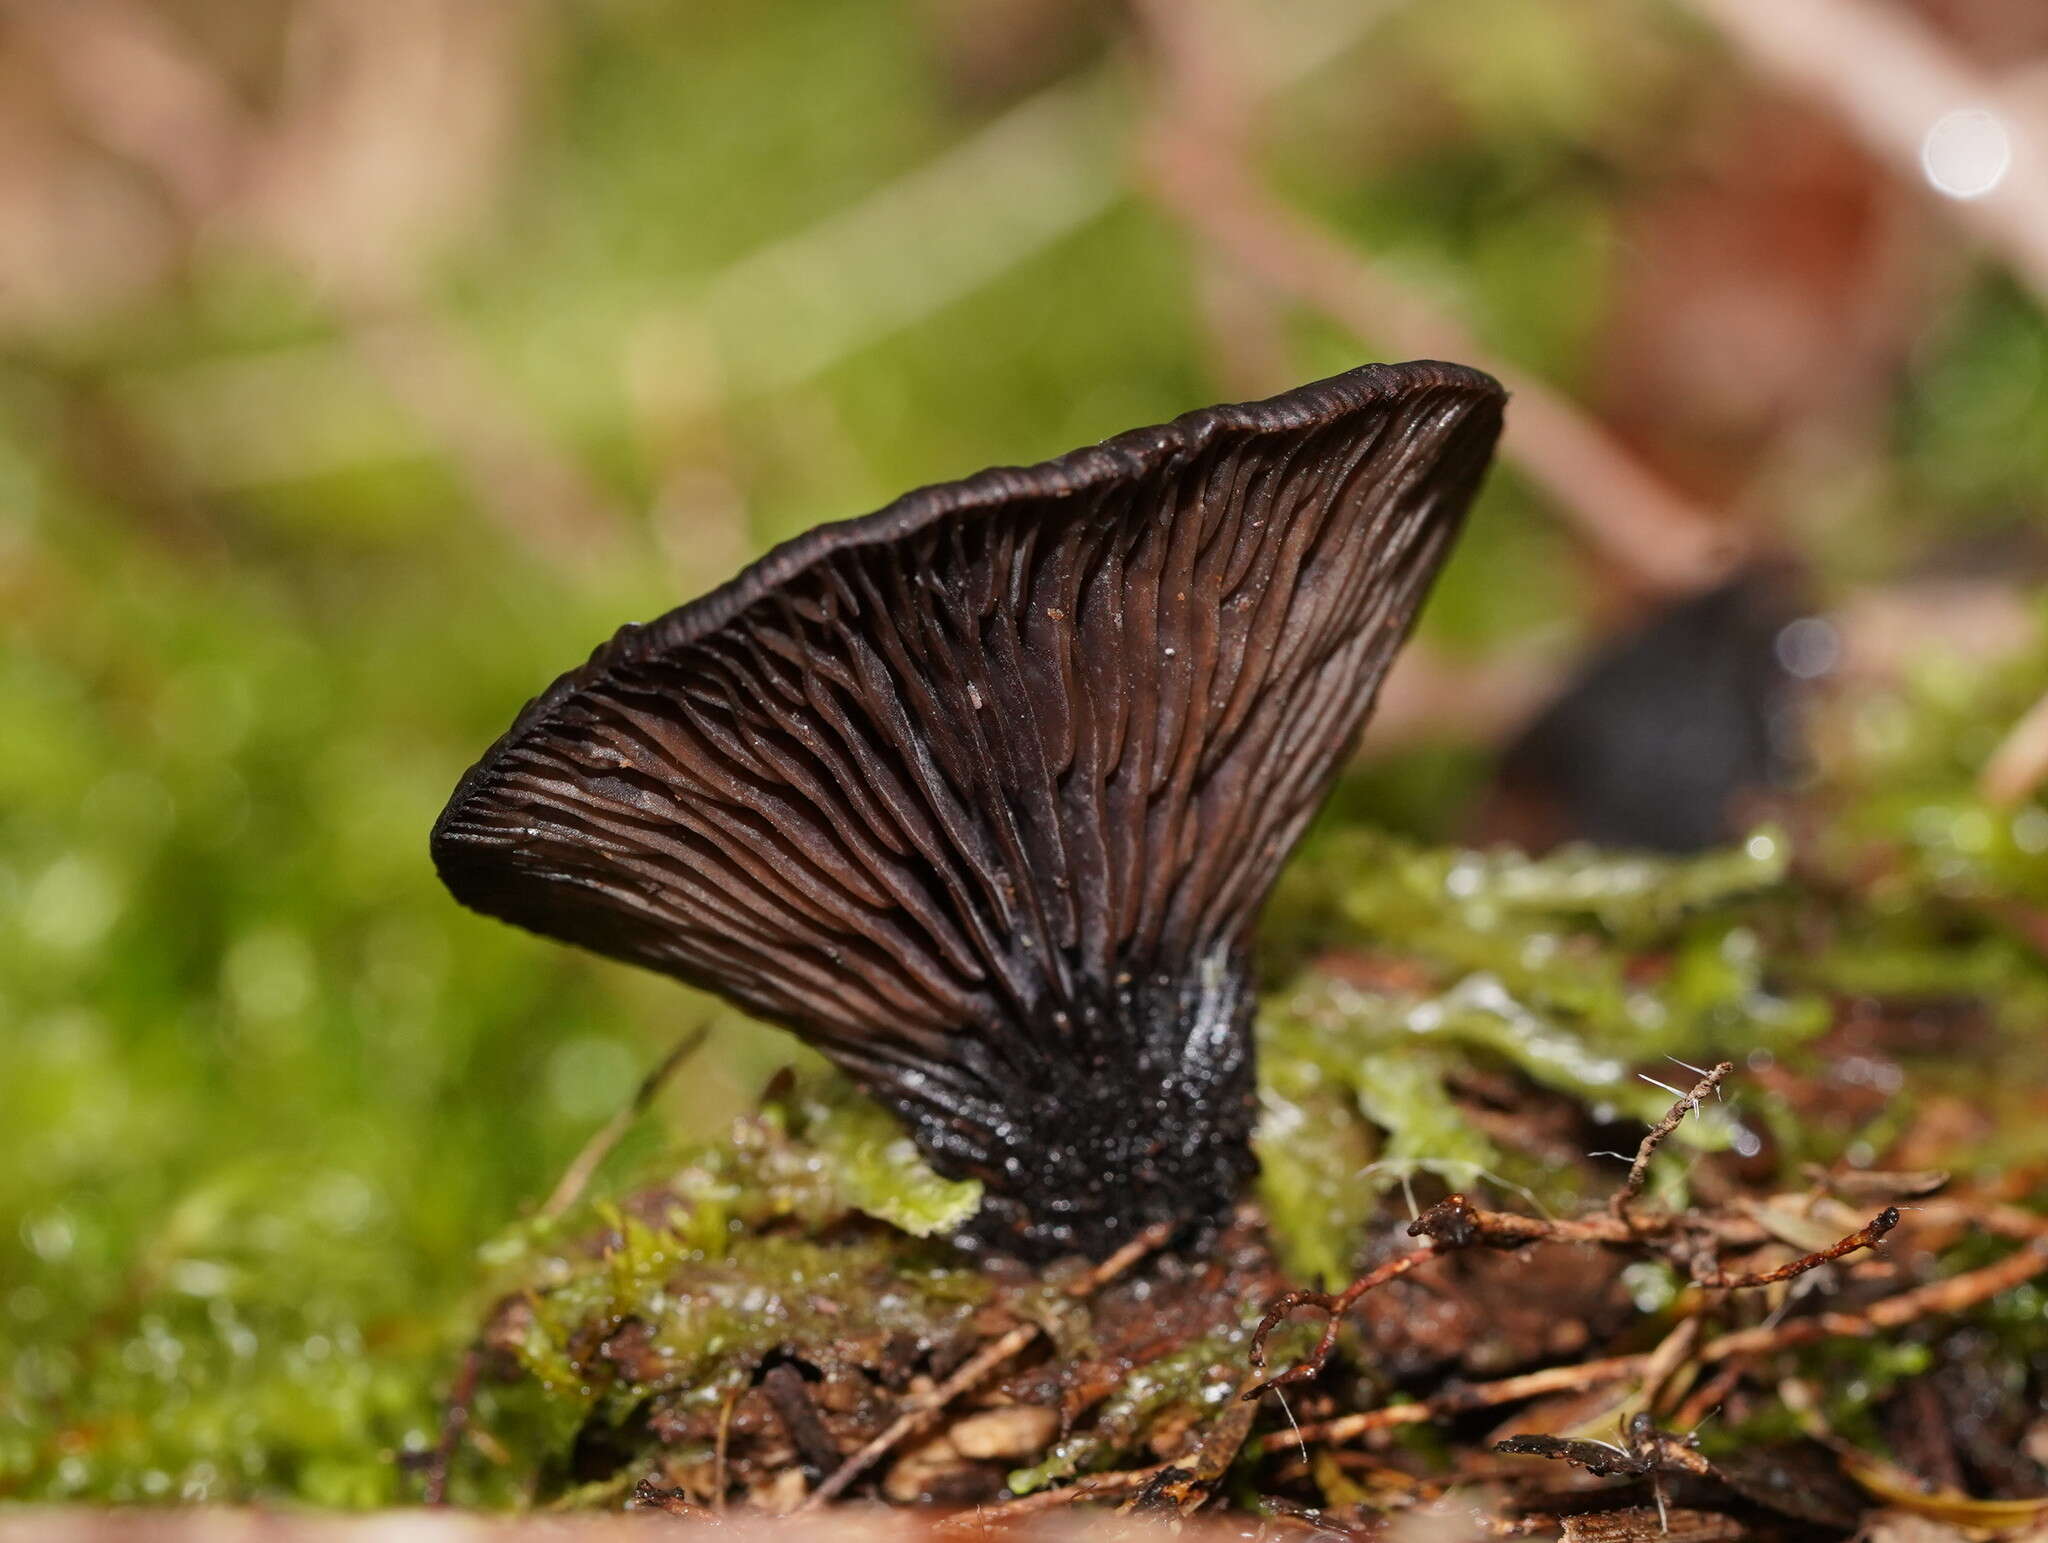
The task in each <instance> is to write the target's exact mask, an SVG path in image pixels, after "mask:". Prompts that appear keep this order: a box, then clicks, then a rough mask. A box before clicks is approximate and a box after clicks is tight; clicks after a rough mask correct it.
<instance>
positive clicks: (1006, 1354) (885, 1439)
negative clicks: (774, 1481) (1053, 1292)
mask: <svg viewBox="0 0 2048 1543" xmlns="http://www.w3.org/2000/svg"><path fill="white" fill-rule="evenodd" d="M1038 1334H1039V1328H1038V1325H1037V1324H1035V1323H1020V1324H1018V1325H1017V1326H1016V1327H1015V1328H1014V1329H1012V1330H1010V1331H1009V1332H1008V1333H1007V1334H1005V1335H1003V1336H1002V1337H1001V1338H1000V1339H996V1340H992V1341H990V1342H989V1343H988V1344H986V1345H984V1346H982V1347H981V1349H980V1350H978V1351H976V1352H975V1353H974V1355H973V1356H971V1357H970V1358H969V1359H968V1360H967V1361H965V1362H964V1363H963V1364H962V1365H961V1367H960V1369H959V1370H958V1371H956V1372H954V1373H953V1375H952V1376H950V1377H948V1378H947V1379H946V1380H945V1381H944V1382H942V1383H940V1384H939V1386H938V1387H936V1388H934V1389H933V1390H932V1391H931V1392H930V1393H929V1394H927V1395H926V1396H925V1397H924V1398H923V1399H921V1400H919V1401H918V1402H917V1403H916V1404H914V1405H913V1406H912V1407H910V1408H908V1409H906V1410H904V1411H903V1413H902V1414H900V1415H898V1416H897V1417H896V1418H895V1419H894V1420H893V1421H891V1422H890V1424H889V1426H888V1428H887V1429H886V1430H884V1431H883V1432H882V1433H881V1434H880V1435H878V1436H876V1437H875V1438H874V1439H873V1440H871V1441H869V1442H868V1443H867V1445H865V1446H863V1447H861V1448H860V1449H859V1450H858V1451H856V1452H854V1453H853V1454H852V1455H851V1456H849V1457H848V1458H847V1459H846V1461H845V1462H843V1463H841V1464H840V1465H839V1466H838V1468H836V1469H835V1470H833V1472H832V1473H831V1475H830V1476H829V1477H827V1478H826V1480H825V1481H824V1482H823V1483H822V1484H820V1485H819V1486H818V1487H817V1488H816V1489H814V1490H812V1491H811V1494H810V1498H808V1499H807V1500H805V1501H804V1503H803V1504H802V1505H800V1506H798V1507H797V1510H798V1511H815V1510H817V1509H819V1508H820V1507H821V1506H823V1505H824V1504H825V1503H826V1502H827V1501H828V1500H831V1499H832V1498H833V1497H834V1496H835V1495H837V1494H839V1492H840V1491H842V1490H843V1489H845V1488H846V1486H847V1485H849V1484H851V1483H852V1482H853V1481H854V1480H855V1479H857V1478H859V1477H860V1476H861V1475H862V1474H863V1473H866V1472H867V1471H868V1469H869V1468H871V1467H873V1466H874V1465H875V1464H876V1463H877V1462H878V1461H880V1460H881V1459H882V1458H883V1457H886V1456H887V1455H888V1454H889V1453H890V1452H892V1451H893V1450H895V1448H897V1447H898V1446H900V1445H902V1443H903V1442H904V1441H906V1440H907V1439H909V1437H910V1436H912V1435H913V1434H915V1433H916V1431H917V1430H918V1429H919V1428H920V1427H921V1426H923V1424H924V1423H925V1421H927V1420H929V1419H930V1418H931V1417H932V1416H933V1415H935V1414H937V1413H938V1412H939V1411H940V1410H942V1409H944V1408H945V1407H946V1405H948V1404H950V1403H952V1402H953V1400H954V1399H956V1398H958V1397H959V1396H960V1395H961V1394H962V1393H965V1392H967V1391H968V1390H969V1389H970V1388H972V1387H973V1386H974V1385H975V1384H976V1383H978V1382H980V1381H981V1379H982V1378H984V1377H986V1376H987V1375H988V1374H989V1373H990V1372H992V1371H994V1370H995V1369H996V1368H997V1367H998V1366H1000V1365H1002V1363H1003V1362H1005V1361H1007V1360H1009V1359H1010V1357H1011V1356H1013V1355H1015V1354H1016V1353H1017V1352H1018V1351H1020V1350H1022V1349H1023V1348H1024V1347H1025V1346H1026V1345H1028V1344H1030V1343H1031V1342H1032V1341H1033V1340H1034V1339H1036V1338H1038Z"/></svg>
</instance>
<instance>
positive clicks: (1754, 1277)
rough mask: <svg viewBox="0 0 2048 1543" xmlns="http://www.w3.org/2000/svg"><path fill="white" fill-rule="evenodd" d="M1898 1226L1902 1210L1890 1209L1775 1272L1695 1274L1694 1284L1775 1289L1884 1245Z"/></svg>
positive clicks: (1730, 1288) (1715, 1288) (1719, 1288)
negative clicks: (1783, 1282)
mask: <svg viewBox="0 0 2048 1543" xmlns="http://www.w3.org/2000/svg"><path fill="white" fill-rule="evenodd" d="M1898 1224H1899V1208H1898V1207H1897V1206H1887V1207H1886V1208H1885V1209H1884V1210H1882V1211H1880V1212H1878V1213H1877V1215H1875V1216H1873V1217H1872V1218H1871V1219H1870V1220H1869V1221H1868V1222H1866V1223H1864V1225H1863V1226H1861V1227H1859V1228H1858V1229H1857V1230H1856V1231H1854V1232H1852V1233H1850V1234H1849V1235H1848V1236H1847V1237H1846V1238H1841V1239H1838V1240H1837V1241H1835V1242H1833V1243H1830V1244H1829V1245H1828V1246H1827V1247H1826V1248H1823V1249H1817V1250H1816V1251H1814V1252H1813V1253H1810V1254H1804V1255H1802V1256H1800V1257H1799V1258H1797V1259H1794V1260H1793V1261H1792V1262H1791V1263H1790V1264H1781V1265H1779V1266H1778V1267H1777V1268H1776V1269H1775V1270H1759V1271H1757V1272H1756V1273H1754V1274H1750V1275H1730V1274H1728V1273H1727V1272H1726V1271H1725V1270H1718V1269H1717V1270H1715V1271H1713V1272H1711V1273H1709V1274H1705V1275H1699V1274H1695V1275H1694V1277H1693V1284H1694V1285H1696V1286H1703V1287H1706V1288H1707V1289H1708V1290H1710V1291H1747V1290H1749V1289H1750V1288H1752V1287H1755V1286H1775V1285H1776V1284H1777V1283H1778V1282H1780V1281H1787V1280H1791V1279H1792V1278H1793V1277H1795V1276H1799V1275H1804V1274H1805V1273H1806V1272H1807V1271H1808V1270H1817V1269H1819V1268H1820V1267H1821V1266H1822V1265H1824V1264H1829V1263H1831V1262H1833V1261H1834V1260H1837V1259H1840V1258H1842V1257H1843V1256H1844V1255H1846V1254H1853V1253H1855V1252H1856V1251H1857V1250H1858V1249H1862V1248H1875V1247H1877V1245H1878V1244H1879V1243H1881V1242H1883V1241H1884V1237H1885V1234H1886V1233H1888V1232H1890V1231H1891V1230H1892V1228H1894V1227H1896V1226H1898Z"/></svg>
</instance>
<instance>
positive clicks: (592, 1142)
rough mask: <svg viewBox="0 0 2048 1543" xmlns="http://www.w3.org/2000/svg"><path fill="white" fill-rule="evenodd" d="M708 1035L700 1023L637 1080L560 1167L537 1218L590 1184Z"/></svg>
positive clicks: (554, 1212)
mask: <svg viewBox="0 0 2048 1543" xmlns="http://www.w3.org/2000/svg"><path fill="white" fill-rule="evenodd" d="M710 1036H711V1025H710V1024H708V1023H705V1024H699V1025H698V1026H697V1027H696V1028H694V1029H692V1030H690V1032H689V1033H687V1034H685V1035H684V1036H683V1037H682V1038H681V1039H679V1040H677V1041H676V1042H675V1044H674V1046H672V1047H671V1048H670V1050H669V1053H668V1054H667V1055H665V1056H663V1057H662V1058H661V1061H660V1064H658V1065H657V1066H656V1067H655V1068H654V1070H652V1071H650V1072H649V1073H648V1074H647V1075H646V1076H645V1077H642V1078H641V1079H640V1086H639V1087H637V1088H635V1089H634V1090H633V1096H632V1097H631V1098H630V1099H628V1100H627V1101H626V1106H625V1107H624V1108H623V1109H621V1110H619V1112H618V1113H617V1114H615V1115H613V1116H612V1117H611V1118H610V1119H609V1120H606V1121H605V1122H604V1124H603V1125H602V1126H600V1127H599V1128H598V1130H597V1133H596V1134H595V1135H593V1136H592V1137H591V1138H590V1139H589V1140H588V1141H586V1142H584V1143H583V1147H582V1149H581V1150H580V1151H578V1152H577V1154H576V1156H575V1157H574V1158H573V1159H571V1161H570V1163H569V1166H568V1167H567V1168H564V1169H563V1170H562V1176H561V1178H559V1179H557V1180H556V1181H555V1187H554V1188H553V1189H552V1190H550V1191H549V1192H548V1198H547V1199H546V1200H545V1201H543V1202H542V1203H541V1208H540V1210H539V1212H538V1213H537V1215H538V1216H539V1218H540V1220H542V1221H544V1222H551V1221H553V1220H555V1218H557V1217H558V1216H560V1215H561V1214H562V1213H563V1212H564V1211H566V1210H568V1209H569V1207H570V1206H572V1205H574V1204H575V1203H576V1201H577V1198H578V1197H579V1196H580V1195H582V1193H583V1191H584V1188H585V1187H586V1186H587V1185H588V1184H589V1183H590V1180H591V1176H592V1175H593V1174H595V1173H596V1172H597V1170H598V1169H599V1168H601V1167H602V1166H603V1165H604V1160H605V1159H606V1158H607V1157H609V1156H611V1153H612V1148H614V1147H616V1146H617V1145H618V1144H619V1142H620V1140H621V1139H622V1138H623V1137H624V1136H625V1134H626V1132H627V1131H629V1130H631V1129H632V1128H633V1122H634V1121H635V1120H637V1119H639V1118H640V1116H641V1115H643V1114H645V1113H646V1112H647V1106H648V1105H649V1104H651V1103H653V1102H654V1096H655V1095H656V1094H657V1093H659V1092H660V1091H661V1090H662V1088H663V1086H664V1085H665V1084H666V1083H667V1082H668V1079H669V1078H671V1077H673V1076H674V1075H675V1074H676V1071H677V1069H678V1068H679V1067H680V1066H681V1065H682V1064H683V1063H684V1062H685V1061H687V1060H689V1059H690V1057H691V1056H693V1055H695V1054H696V1053H697V1051H698V1050H699V1048H701V1047H702V1045H703V1043H704V1041H705V1040H706V1039H708V1038H710Z"/></svg>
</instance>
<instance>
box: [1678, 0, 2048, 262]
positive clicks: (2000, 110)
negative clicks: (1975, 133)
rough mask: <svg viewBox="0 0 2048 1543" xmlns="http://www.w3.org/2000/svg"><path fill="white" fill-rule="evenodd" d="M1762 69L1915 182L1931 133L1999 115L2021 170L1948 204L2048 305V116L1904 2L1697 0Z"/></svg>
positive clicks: (1943, 202)
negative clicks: (1973, 113) (1967, 119)
mask: <svg viewBox="0 0 2048 1543" xmlns="http://www.w3.org/2000/svg"><path fill="white" fill-rule="evenodd" d="M1691 4H1692V8H1693V9H1694V10H1695V11H1697V12H1699V14H1700V15H1702V16H1704V17H1706V18H1707V19H1708V20H1709V21H1711V22H1712V23H1713V24H1714V25H1715V26H1717V27H1719V28H1720V29H1721V31H1722V33H1723V34H1724V35H1726V36H1727V38H1728V39H1729V41H1731V42H1732V43H1734V44H1735V45H1736V47H1738V48H1740V49H1741V50H1742V51H1743V52H1744V53H1745V54H1747V55H1748V56H1749V58H1750V59H1751V60H1752V61H1753V62H1754V63H1755V64H1756V65H1758V66H1759V67H1760V68H1762V69H1764V70H1766V71H1768V72H1769V73H1771V74H1773V75H1776V76H1778V77H1779V78H1780V79H1781V80H1783V81H1784V82H1785V83H1786V84H1788V85H1790V86H1792V87H1795V88H1796V89H1797V90H1798V91H1799V92H1800V93H1801V94H1802V95H1804V96H1805V97H1807V98H1809V99H1810V100H1812V101H1815V102H1819V103H1821V104H1823V105H1824V106H1826V107H1827V108H1829V109H1830V110H1831V111H1832V112H1833V113H1834V114H1835V116H1836V117H1838V118H1839V119H1840V120H1841V121H1842V122H1843V123H1844V124H1846V125H1847V126H1848V128H1849V129H1850V131H1851V132H1852V133H1854V134H1855V135H1856V136H1857V137H1858V138H1860V139H1861V140H1862V141H1863V143H1864V144H1865V145H1866V146H1867V147H1868V148H1869V149H1870V150H1871V151H1872V152H1873V153H1875V154H1876V155H1878V156H1879V157H1881V158H1882V159H1883V160H1885V161H1887V162H1889V163H1890V164H1891V166H1892V167H1893V169H1894V170H1895V171H1896V172H1897V173H1898V174H1899V175H1900V176H1901V177H1902V178H1904V179H1905V180H1908V181H1910V182H1912V183H1914V184H1915V185H1916V186H1922V187H1924V186H1926V185H1927V182H1928V177H1927V174H1926V172H1925V170H1924V169H1923V166H1922V161H1921V157H1922V154H1923V152H1924V150H1925V148H1926V145H1927V139H1928V133H1929V131H1930V130H1931V129H1932V128H1933V127H1934V126H1935V124H1936V123H1938V122H1940V121H1941V120H1942V118H1943V117H1944V116H1945V115H1947V114H1949V113H1952V112H1955V111H1958V110H1973V109H1974V110H1978V111H1984V112H1988V113H1991V114H1992V115H1993V117H1994V119H1995V121H1996V122H1997V124H1998V125H1999V126H2000V128H2001V129H2002V132H2003V133H2004V134H2005V135H2006V136H2007V140H2008V150H2009V154H2010V158H2011V159H2010V163H2009V165H2008V167H2007V168H2006V170H2005V173H2004V176H2003V177H2002V178H1999V179H1998V180H1997V182H1996V185H1995V186H1991V187H1988V188H1986V189H1985V190H1984V191H1983V192H1982V194H1981V195H1980V196H1976V197H1967V198H1939V199H1938V200H1937V201H1938V203H1939V204H1940V206H1941V207H1942V208H1944V209H1946V210H1947V211H1948V212H1949V214H1950V215H1951V216H1952V217H1953V218H1954V219H1955V220H1956V221H1957V222H1958V223H1960V224H1961V225H1963V226H1964V227H1965V228H1966V229H1967V230H1969V231H1970V232H1971V233H1972V234H1974V235H1975V236H1977V237H1978V238H1979V239H1981V240H1983V241H1985V242H1986V243H1988V244H1989V245H1990V246H1992V247H1993V248H1994V249H1995V250H1996V251H1997V252H1998V253H1999V254H2000V255H2001V256H2002V257H2003V258H2004V259H2005V260H2006V261H2007V262H2008V263H2010V264H2011V265H2012V267H2013V269H2014V270H2015V271H2016V272H2017V273H2018V274H2019V276H2020V277H2021V278H2022V279H2024V280H2025V281H2026V282H2027V284H2029V285H2030V286H2031V287H2032V288H2033V290H2034V293H2035V294H2036V295H2038V296H2039V297H2040V298H2041V299H2042V300H2043V301H2048V175H2044V172H2048V164H2044V163H2048V114H2043V113H2042V112H2041V110H2040V109H2039V107H2038V106H2032V107H2029V106H2028V105H2026V104H2025V102H2024V99H2023V98H2022V97H2021V95H2020V93H2019V92H2018V91H2014V92H2012V93H2010V94H2008V93H2005V92H2003V91H2001V89H2000V86H1999V83H1998V82H1997V81H1995V80H1993V79H1991V78H1990V77H1988V76H1986V75H1984V74H1983V73H1981V72H1980V71H1978V70H1977V69H1976V68H1974V67H1973V66H1972V65H1971V64H1969V63H1968V62H1967V61H1966V60H1964V59H1963V58H1961V57H1960V56H1959V55H1958V54H1957V53H1956V52H1955V50H1953V49H1952V48H1950V47H1949V46H1948V44H1947V43H1946V42H1945V41H1944V40H1943V39H1942V37H1941V36H1940V34H1938V33H1937V32H1935V30H1934V29H1933V28H1932V27H1930V26H1929V25H1928V24H1927V23H1925V22H1924V21H1922V20H1920V18H1919V17H1918V16H1917V15H1915V14H1914V13H1913V12H1912V11H1911V10H1910V9H1908V8H1906V7H1904V6H1892V5H1869V4H1864V3H1862V0H1797V3H1796V4H1792V5H1787V4H1784V3H1783V0H1691Z"/></svg>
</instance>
